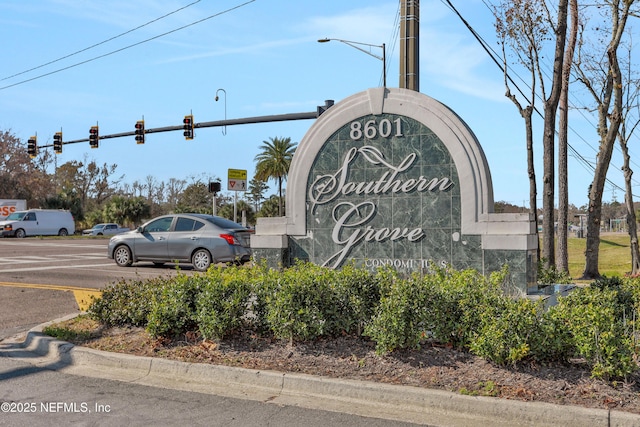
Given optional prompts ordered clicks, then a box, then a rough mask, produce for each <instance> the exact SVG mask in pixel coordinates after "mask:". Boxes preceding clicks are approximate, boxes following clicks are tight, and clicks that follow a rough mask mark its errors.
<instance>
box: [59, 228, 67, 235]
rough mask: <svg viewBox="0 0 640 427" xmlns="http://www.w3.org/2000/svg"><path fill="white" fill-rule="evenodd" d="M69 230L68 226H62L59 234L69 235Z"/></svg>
mask: <svg viewBox="0 0 640 427" xmlns="http://www.w3.org/2000/svg"><path fill="white" fill-rule="evenodd" d="M68 235H69V232H68V231H67V229H66V228H61V229H60V231H58V236H68Z"/></svg>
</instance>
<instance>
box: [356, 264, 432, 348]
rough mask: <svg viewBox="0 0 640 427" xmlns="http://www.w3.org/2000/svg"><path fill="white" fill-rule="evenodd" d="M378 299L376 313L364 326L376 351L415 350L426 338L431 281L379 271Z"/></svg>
mask: <svg viewBox="0 0 640 427" xmlns="http://www.w3.org/2000/svg"><path fill="white" fill-rule="evenodd" d="M379 280H380V288H381V297H380V303H379V305H378V308H377V310H376V313H375V315H374V317H373V319H372V320H371V322H370V323H369V324H368V325H367V326H366V327H365V330H364V333H365V335H367V336H369V337H371V339H373V340H374V341H375V342H376V352H378V353H379V354H380V353H385V352H390V351H393V350H396V349H402V348H416V347H418V346H419V344H420V341H421V340H423V339H425V338H426V334H427V333H428V331H429V325H427V324H425V320H426V319H427V318H428V315H429V313H428V311H429V310H428V308H427V301H428V300H429V299H430V298H432V297H433V294H434V292H435V289H434V287H433V282H432V281H429V280H423V277H420V276H419V275H418V274H413V275H412V276H410V278H408V279H404V280H403V279H400V277H399V276H398V275H397V273H395V272H394V271H390V270H381V271H380V272H379Z"/></svg>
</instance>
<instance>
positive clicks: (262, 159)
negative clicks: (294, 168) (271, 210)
mask: <svg viewBox="0 0 640 427" xmlns="http://www.w3.org/2000/svg"><path fill="white" fill-rule="evenodd" d="M269 139H270V140H269V141H263V145H261V146H260V149H261V150H262V151H261V152H260V153H258V155H257V156H256V157H255V160H256V161H257V165H256V174H255V177H256V178H257V179H261V180H263V181H268V180H269V179H275V180H276V181H277V183H278V197H279V203H278V215H279V216H283V214H284V210H283V207H282V181H283V180H285V179H287V174H288V173H289V167H290V166H291V160H292V158H293V153H294V152H295V149H296V145H297V143H292V142H291V138H288V137H287V138H278V137H276V138H269Z"/></svg>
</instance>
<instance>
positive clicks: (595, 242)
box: [576, 0, 637, 280]
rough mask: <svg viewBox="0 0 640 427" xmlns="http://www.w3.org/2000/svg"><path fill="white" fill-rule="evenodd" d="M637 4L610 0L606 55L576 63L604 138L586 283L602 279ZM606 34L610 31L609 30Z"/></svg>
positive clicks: (592, 195) (592, 189)
mask: <svg viewBox="0 0 640 427" xmlns="http://www.w3.org/2000/svg"><path fill="white" fill-rule="evenodd" d="M634 2H635V0H607V1H606V2H605V3H606V5H607V6H608V9H604V11H605V12H606V13H608V20H609V21H610V28H608V30H609V31H610V39H609V42H608V43H607V44H606V46H607V49H606V54H605V55H599V54H598V51H597V49H596V50H594V52H592V53H585V54H584V55H583V57H582V59H580V60H578V61H577V62H576V70H577V72H578V79H579V80H580V81H581V82H582V83H583V84H584V86H585V87H586V89H587V91H588V92H589V93H590V94H591V95H592V97H593V99H594V102H595V105H596V109H597V111H598V127H597V130H598V136H599V138H600V146H599V149H598V155H597V158H596V167H595V173H594V177H593V181H592V183H591V185H590V186H589V204H588V208H587V242H586V250H585V267H584V271H583V273H582V279H585V280H588V279H596V278H598V277H600V272H599V269H598V259H599V248H600V226H601V219H602V194H603V192H604V186H605V183H606V179H607V171H608V169H609V164H610V163H611V156H612V153H613V147H614V145H615V142H616V140H617V138H618V132H619V130H620V125H621V123H622V117H623V90H622V87H623V86H622V75H621V72H620V64H619V60H618V48H619V46H620V43H621V40H622V37H623V35H624V34H625V28H626V24H627V20H628V18H629V16H630V14H631V13H633V11H632V10H631V7H632V5H633V4H634ZM636 12H637V11H636ZM605 26H606V23H605ZM602 31H606V29H605V30H602ZM599 44H602V43H599ZM602 56H605V57H606V60H605V61H601V58H602ZM603 62H604V64H603ZM603 65H604V66H603Z"/></svg>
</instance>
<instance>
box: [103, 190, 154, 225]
mask: <svg viewBox="0 0 640 427" xmlns="http://www.w3.org/2000/svg"><path fill="white" fill-rule="evenodd" d="M150 213H151V206H149V203H148V202H147V200H146V199H145V198H144V197H122V196H114V197H112V198H111V199H110V200H109V201H108V202H107V203H106V204H105V206H104V208H103V209H102V221H108V222H117V223H119V224H127V225H130V226H132V225H136V224H140V223H141V222H142V220H143V219H145V218H148V217H149V215H150Z"/></svg>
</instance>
